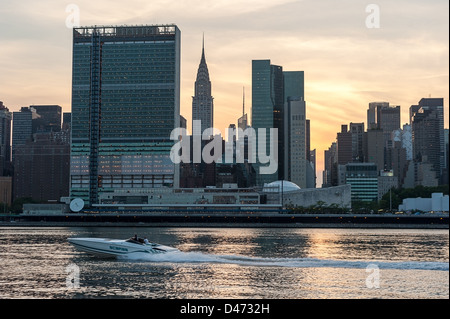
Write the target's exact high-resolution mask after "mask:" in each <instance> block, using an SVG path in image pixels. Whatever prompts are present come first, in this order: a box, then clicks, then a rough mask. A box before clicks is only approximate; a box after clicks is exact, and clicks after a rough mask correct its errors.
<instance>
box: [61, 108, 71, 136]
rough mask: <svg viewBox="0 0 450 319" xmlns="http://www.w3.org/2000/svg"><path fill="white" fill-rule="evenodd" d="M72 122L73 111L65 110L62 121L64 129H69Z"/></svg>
mask: <svg viewBox="0 0 450 319" xmlns="http://www.w3.org/2000/svg"><path fill="white" fill-rule="evenodd" d="M71 123H72V113H70V112H64V113H63V122H62V127H61V129H62V130H69V131H70V127H71Z"/></svg>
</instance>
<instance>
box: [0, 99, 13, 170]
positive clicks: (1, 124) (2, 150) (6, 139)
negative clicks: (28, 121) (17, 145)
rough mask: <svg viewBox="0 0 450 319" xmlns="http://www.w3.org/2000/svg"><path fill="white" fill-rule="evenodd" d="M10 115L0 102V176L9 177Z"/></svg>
mask: <svg viewBox="0 0 450 319" xmlns="http://www.w3.org/2000/svg"><path fill="white" fill-rule="evenodd" d="M11 119H12V114H11V112H10V111H9V110H8V108H7V107H6V106H5V105H3V102H2V101H0V176H7V175H10V166H11Z"/></svg>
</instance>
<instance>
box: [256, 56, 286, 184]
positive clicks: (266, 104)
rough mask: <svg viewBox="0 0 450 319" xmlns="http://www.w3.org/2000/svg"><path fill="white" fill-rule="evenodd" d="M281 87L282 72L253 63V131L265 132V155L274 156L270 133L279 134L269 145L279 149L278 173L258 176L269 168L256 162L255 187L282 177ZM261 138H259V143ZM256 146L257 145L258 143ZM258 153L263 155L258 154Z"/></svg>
mask: <svg viewBox="0 0 450 319" xmlns="http://www.w3.org/2000/svg"><path fill="white" fill-rule="evenodd" d="M283 95H284V86H283V68H282V67H281V66H278V65H272V64H270V60H253V61H252V127H253V129H255V131H256V133H257V134H258V129H265V132H266V139H265V140H266V150H265V154H267V155H268V156H269V154H271V153H273V152H271V151H270V144H271V143H269V141H270V129H271V128H274V129H277V130H278V139H277V140H275V141H272V145H274V146H277V145H278V163H277V164H278V170H277V172H276V173H273V174H261V172H260V168H261V167H262V166H268V165H269V164H262V163H260V161H259V158H258V159H257V162H256V163H254V164H253V167H254V169H255V172H256V184H257V185H258V186H263V185H264V183H270V182H273V181H275V180H278V179H279V176H280V177H283V173H284V172H283V164H284V163H283V155H284V152H283V147H282V146H283V145H282V142H281V141H283V126H282V122H283V114H282V110H283V108H284V97H283ZM261 138H262V136H259V134H258V141H259V139H261ZM257 144H259V143H257ZM256 152H257V153H260V152H261V153H264V152H263V151H262V150H261V151H260V150H259V147H258V145H257V149H256Z"/></svg>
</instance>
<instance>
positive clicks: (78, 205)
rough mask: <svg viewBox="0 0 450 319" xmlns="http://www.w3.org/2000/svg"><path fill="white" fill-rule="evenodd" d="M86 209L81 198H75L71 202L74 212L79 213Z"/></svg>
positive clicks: (71, 208)
mask: <svg viewBox="0 0 450 319" xmlns="http://www.w3.org/2000/svg"><path fill="white" fill-rule="evenodd" d="M83 208H84V200H82V199H81V198H75V199H74V200H72V201H71V202H70V210H71V211H73V212H79V211H80V210H82V209H83Z"/></svg>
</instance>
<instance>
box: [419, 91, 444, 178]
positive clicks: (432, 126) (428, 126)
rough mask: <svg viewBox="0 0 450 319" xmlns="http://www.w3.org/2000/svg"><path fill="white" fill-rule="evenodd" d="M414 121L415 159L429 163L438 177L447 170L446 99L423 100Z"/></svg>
mask: <svg viewBox="0 0 450 319" xmlns="http://www.w3.org/2000/svg"><path fill="white" fill-rule="evenodd" d="M418 105H419V107H420V108H419V110H418V111H417V112H415V114H414V116H413V119H412V123H411V124H412V125H411V126H412V139H413V150H414V159H415V161H417V162H429V163H431V164H432V165H433V169H434V170H435V172H436V173H437V176H438V177H441V174H442V170H443V169H444V168H445V162H444V158H445V154H444V152H445V145H444V99H443V98H423V99H421V100H420V101H419V104H418Z"/></svg>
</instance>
